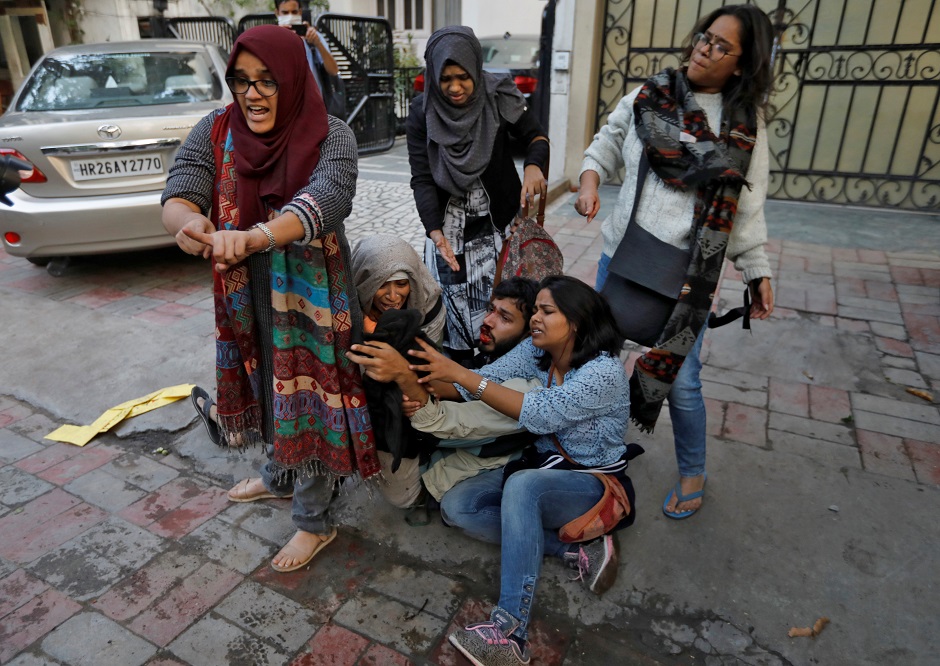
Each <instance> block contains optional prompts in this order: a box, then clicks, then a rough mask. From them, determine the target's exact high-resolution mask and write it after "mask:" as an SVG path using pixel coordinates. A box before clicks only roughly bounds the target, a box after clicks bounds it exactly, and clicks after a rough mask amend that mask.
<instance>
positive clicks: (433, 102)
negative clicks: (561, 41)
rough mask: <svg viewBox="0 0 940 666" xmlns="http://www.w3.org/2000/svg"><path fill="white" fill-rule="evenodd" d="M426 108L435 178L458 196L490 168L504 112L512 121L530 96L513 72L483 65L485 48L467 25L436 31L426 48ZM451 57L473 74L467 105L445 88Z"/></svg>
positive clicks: (441, 185)
mask: <svg viewBox="0 0 940 666" xmlns="http://www.w3.org/2000/svg"><path fill="white" fill-rule="evenodd" d="M424 60H425V64H426V65H427V70H426V71H425V75H424V77H425V78H424V80H425V91H426V93H425V101H424V113H425V117H426V119H427V128H428V157H429V158H430V162H431V173H432V175H433V176H434V182H435V183H437V184H438V185H439V186H440V187H442V188H444V189H445V190H447V191H448V192H450V193H451V194H453V195H455V196H460V195H462V194H465V193H466V192H467V190H469V189H470V186H471V185H472V184H473V183H474V181H476V179H477V178H479V177H480V175H481V174H482V173H483V171H484V170H486V167H487V165H488V164H489V162H490V157H491V156H492V154H493V143H494V142H495V141H496V132H497V130H498V129H499V122H500V116H502V117H503V118H505V119H506V120H508V121H509V122H511V123H514V122H516V121H517V120H519V117H520V116H521V115H522V113H523V111H525V97H523V96H522V93H521V92H519V89H518V88H516V85H515V83H513V81H512V79H510V78H509V77H508V76H497V75H495V74H490V73H489V72H484V71H483V49H482V48H481V47H480V42H479V40H478V39H477V38H476V35H474V34H473V30H471V29H470V28H468V27H466V26H451V27H448V28H441V29H440V30H438V31H436V32H435V33H434V34H433V35H431V38H430V39H429V40H428V45H427V48H426V49H425V51H424ZM447 61H451V62H453V63H455V64H457V65H460V67H462V68H463V69H465V70H466V71H467V73H468V74H469V75H470V78H472V79H473V94H472V95H470V98H469V99H468V100H467V102H466V103H465V104H464V105H463V106H454V105H453V104H451V103H450V102H449V101H448V100H447V98H446V96H445V95H444V93H443V92H442V91H441V86H440V83H439V81H440V78H441V71H442V70H443V69H444V67H445V63H446V62H447Z"/></svg>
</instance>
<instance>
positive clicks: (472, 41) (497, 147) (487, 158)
mask: <svg viewBox="0 0 940 666" xmlns="http://www.w3.org/2000/svg"><path fill="white" fill-rule="evenodd" d="M424 57H425V61H426V63H427V71H426V74H425V77H426V80H427V86H426V92H424V93H422V94H420V95H417V96H416V97H415V98H414V100H413V101H412V104H411V111H410V112H409V115H408V120H407V122H406V126H405V129H406V135H407V143H408V161H409V164H410V166H411V189H412V190H413V191H414V197H415V204H416V206H417V209H418V215H419V216H420V218H421V223H422V224H423V225H424V228H425V232H426V233H427V236H428V239H427V241H426V242H425V251H424V261H425V264H426V265H427V267H428V270H430V271H431V275H433V276H434V277H435V279H436V280H437V281H438V283H440V285H441V288H442V289H443V294H444V304H445V306H446V308H447V326H446V329H445V333H444V350H445V352H446V353H447V354H448V355H449V356H450V357H451V358H455V359H459V360H461V361H469V360H470V359H471V358H472V356H473V355H474V353H475V346H476V332H477V331H478V330H479V329H480V324H481V323H482V321H483V317H484V316H485V315H486V307H487V303H488V302H489V298H490V293H491V292H492V290H493V282H494V278H495V276H496V262H497V259H498V256H499V251H500V248H501V247H502V239H503V234H504V232H505V231H506V227H507V225H508V224H509V223H510V221H511V220H512V218H513V216H514V215H515V214H516V212H517V211H518V209H519V207H520V206H524V205H525V204H526V202H527V201H533V200H534V198H535V197H536V195H539V196H543V197H544V196H545V193H546V190H547V184H546V182H545V179H544V178H543V177H542V167H543V166H544V165H545V164H546V162H547V160H548V154H549V147H548V140H547V139H546V138H545V132H544V130H543V129H542V128H541V127H540V126H539V123H538V120H537V119H536V118H535V116H534V115H533V114H532V113H531V112H530V110H529V109H528V108H527V107H526V103H525V98H524V97H523V96H522V93H520V92H519V90H518V88H516V86H515V84H514V83H513V81H512V79H510V78H508V77H505V76H504V77H499V76H496V75H494V74H490V73H488V72H484V71H483V50H482V48H481V46H480V42H479V41H478V40H477V38H476V36H475V35H474V34H473V30H471V29H470V28H468V27H466V26H451V27H447V28H442V29H440V30H438V31H436V32H435V33H434V34H433V35H431V38H430V39H429V40H428V44H427V49H426V51H425V54H424ZM510 135H512V136H514V137H516V138H517V139H519V140H520V141H521V142H522V143H523V144H524V145H525V146H526V156H525V166H524V170H523V171H524V173H523V179H522V182H520V180H519V175H518V173H517V172H516V168H515V165H514V164H513V161H512V155H511V154H510V150H509V147H510V146H509V138H510Z"/></svg>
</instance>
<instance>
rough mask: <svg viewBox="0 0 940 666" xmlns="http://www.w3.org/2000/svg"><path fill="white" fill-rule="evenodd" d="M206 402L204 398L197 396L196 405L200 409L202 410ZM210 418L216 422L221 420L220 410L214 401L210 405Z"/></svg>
mask: <svg viewBox="0 0 940 666" xmlns="http://www.w3.org/2000/svg"><path fill="white" fill-rule="evenodd" d="M204 404H206V401H205V399H204V398H196V406H197V407H198V408H199V409H200V410H202V406H203V405H204ZM209 418H210V419H212V420H213V421H215V422H216V423H218V422H219V410H217V409H216V408H215V403H214V402H213V403H212V404H211V405H209Z"/></svg>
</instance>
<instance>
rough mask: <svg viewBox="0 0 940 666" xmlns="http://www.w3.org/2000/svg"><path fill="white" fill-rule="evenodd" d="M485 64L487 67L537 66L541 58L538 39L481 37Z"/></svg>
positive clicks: (525, 67) (514, 67)
mask: <svg viewBox="0 0 940 666" xmlns="http://www.w3.org/2000/svg"><path fill="white" fill-rule="evenodd" d="M480 46H482V47H483V65H484V66H486V67H508V68H509V69H528V68H530V67H535V66H536V64H537V62H538V58H539V42H538V40H537V39H518V38H515V39H514V38H509V39H493V40H489V39H481V40H480Z"/></svg>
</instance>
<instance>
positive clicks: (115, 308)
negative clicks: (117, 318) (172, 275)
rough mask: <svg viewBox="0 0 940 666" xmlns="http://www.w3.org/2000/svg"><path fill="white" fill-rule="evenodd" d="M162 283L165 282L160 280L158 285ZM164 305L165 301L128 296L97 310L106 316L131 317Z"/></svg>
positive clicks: (137, 286)
mask: <svg viewBox="0 0 940 666" xmlns="http://www.w3.org/2000/svg"><path fill="white" fill-rule="evenodd" d="M164 282H166V280H160V284H162V283H164ZM154 286H156V285H154ZM135 287H136V288H139V285H135ZM128 291H130V289H128ZM165 303H166V301H161V300H158V299H156V298H147V297H146V296H128V297H127V298H122V299H121V300H119V301H113V302H111V303H108V304H107V305H103V306H102V307H100V308H99V309H98V311H99V312H103V313H107V314H113V315H121V316H124V317H132V316H134V315H135V314H139V313H141V312H145V311H147V310H153V309H154V308H156V307H159V306H161V305H164V304H165Z"/></svg>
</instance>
